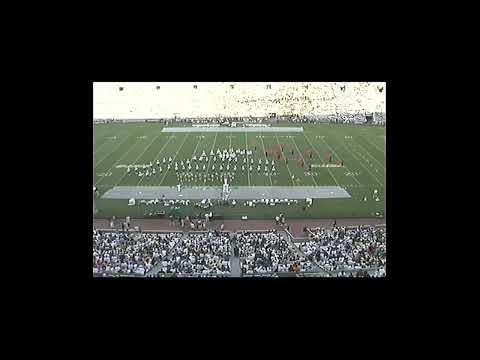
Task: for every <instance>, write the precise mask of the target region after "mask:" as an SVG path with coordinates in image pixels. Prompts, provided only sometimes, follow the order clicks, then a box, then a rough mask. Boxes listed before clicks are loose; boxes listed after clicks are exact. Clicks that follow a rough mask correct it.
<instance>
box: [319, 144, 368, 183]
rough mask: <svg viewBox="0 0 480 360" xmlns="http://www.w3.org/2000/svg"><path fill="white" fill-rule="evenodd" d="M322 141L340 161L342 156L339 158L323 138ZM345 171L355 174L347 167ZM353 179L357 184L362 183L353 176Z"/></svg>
mask: <svg viewBox="0 0 480 360" xmlns="http://www.w3.org/2000/svg"><path fill="white" fill-rule="evenodd" d="M320 139H321V140H322V141H323V142H324V143H325V145H327V146H328V148H329V149H330V150H332V152H333V153H334V154H335V156H336V157H338V158H339V159H340V156H338V154H337V153H336V152H335V150H333V149H332V148H331V147H330V145H328V144H327V142H326V141H325V140H324V139H323V138H320ZM345 169H347V170H348V171H349V172H350V173H353V172H352V171H351V170H350V169H349V168H348V167H346V166H345ZM352 177H353V180H355V181H356V182H357V184H360V181H358V180H357V178H356V177H355V176H353V175H352Z"/></svg>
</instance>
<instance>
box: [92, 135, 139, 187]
mask: <svg viewBox="0 0 480 360" xmlns="http://www.w3.org/2000/svg"><path fill="white" fill-rule="evenodd" d="M137 143H138V139H137V140H136V141H135V144H133V145H132V146H131V147H130V149H128V151H126V152H125V153H124V154H123V155H122V156H120V158H118V159H117V160H116V161H115V162H114V163H113V164H112V166H110V168H109V169H108V170H107V171H105V173H107V172H109V171H111V170H112V169H113V167H114V166H115V164H118V162H119V161H120V160H122V159H123V158H124V157H125V156H126V155H127V154H128V153H130V151H132V150H133V148H134V147H135V146H137ZM105 178H106V176H103V177H102V178H101V179H100V180H98V181H97V182H96V184H95V185H98V184H100V183H101V182H102V180H103V179H105Z"/></svg>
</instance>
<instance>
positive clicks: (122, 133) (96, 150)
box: [94, 132, 127, 155]
mask: <svg viewBox="0 0 480 360" xmlns="http://www.w3.org/2000/svg"><path fill="white" fill-rule="evenodd" d="M125 134H127V133H126V132H120V133H118V135H113V136H117V137H120V135H121V136H123V135H125ZM94 136H95V135H94ZM109 142H110V139H108V140H107V141H105V142H104V143H103V144H102V145H100V146H99V147H98V148H97V147H96V146H95V155H96V154H97V153H98V151H99V150H100V148H101V147H102V146H103V145H105V144H107V143H109ZM96 143H97V141H96V140H95V144H96Z"/></svg>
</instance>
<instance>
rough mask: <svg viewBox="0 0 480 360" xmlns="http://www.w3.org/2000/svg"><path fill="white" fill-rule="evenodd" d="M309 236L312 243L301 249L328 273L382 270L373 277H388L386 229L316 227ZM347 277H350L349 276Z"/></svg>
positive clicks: (304, 245)
mask: <svg viewBox="0 0 480 360" xmlns="http://www.w3.org/2000/svg"><path fill="white" fill-rule="evenodd" d="M309 237H310V238H311V241H307V242H302V243H301V244H300V249H301V250H302V251H303V252H304V253H305V254H306V255H307V258H308V259H310V260H311V261H316V262H317V264H318V265H320V266H321V267H322V268H324V269H325V270H327V271H335V270H365V269H370V268H379V269H378V271H376V272H374V273H372V274H373V275H374V276H384V275H385V266H386V230H385V228H380V227H379V228H377V227H374V226H358V227H356V228H345V227H334V228H333V229H325V228H314V229H309ZM343 275H344V276H350V275H347V273H345V274H343ZM343 275H337V276H343ZM369 276H370V274H369Z"/></svg>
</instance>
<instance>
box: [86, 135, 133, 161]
mask: <svg viewBox="0 0 480 360" xmlns="http://www.w3.org/2000/svg"><path fill="white" fill-rule="evenodd" d="M132 136H133V134H131V135H130V136H127V138H126V139H125V140H124V141H122V142H121V143H120V144H118V146H117V147H116V148H115V149H113V150H112V151H110V152H109V153H108V154H107V155H106V156H104V157H103V158H102V160H100V161H99V162H97V163H96V164H95V169H97V167H98V165H100V164H101V163H102V161H104V160H105V159H106V158H107V157H109V156H110V155H112V154H113V153H114V152H115V151H117V150H118V148H119V147H120V146H122V145H123V144H124V143H126V142H127V140H128V139H130V138H131V137H132ZM137 141H138V140H137Z"/></svg>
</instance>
